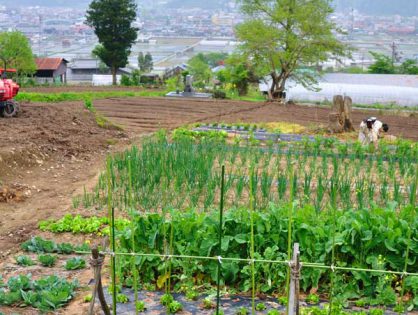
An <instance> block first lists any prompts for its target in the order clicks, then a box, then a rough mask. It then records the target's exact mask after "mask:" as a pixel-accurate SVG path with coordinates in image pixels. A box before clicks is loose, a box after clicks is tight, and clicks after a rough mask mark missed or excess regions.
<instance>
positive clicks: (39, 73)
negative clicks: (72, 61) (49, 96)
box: [35, 58, 68, 83]
mask: <svg viewBox="0 0 418 315" xmlns="http://www.w3.org/2000/svg"><path fill="white" fill-rule="evenodd" d="M35 63H36V74H35V77H36V80H37V81H38V82H39V83H45V82H49V83H67V64H68V61H67V60H65V59H64V58H36V60H35Z"/></svg>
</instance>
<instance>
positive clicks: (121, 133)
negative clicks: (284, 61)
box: [0, 87, 418, 314]
mask: <svg viewBox="0 0 418 315" xmlns="http://www.w3.org/2000/svg"><path fill="white" fill-rule="evenodd" d="M57 89H58V90H53V91H54V92H58V91H62V90H59V88H57ZM72 89H73V88H72ZM79 89H80V91H81V90H83V91H84V89H85V87H80V88H79ZM67 90H68V89H67ZM36 91H37V92H40V91H42V90H40V88H37V89H36ZM48 91H52V90H51V88H48ZM93 105H94V107H95V108H96V109H97V111H98V112H99V113H100V114H102V115H104V116H105V117H107V118H108V119H109V120H110V121H112V122H113V123H115V124H116V125H118V126H121V127H122V128H123V130H117V129H114V130H107V129H102V128H100V127H98V125H97V123H96V120H95V117H94V115H93V114H92V113H91V112H89V111H88V110H86V109H84V107H83V104H82V102H67V103H60V104H36V103H31V104H22V108H23V112H22V113H21V115H20V116H19V117H18V118H13V119H0V137H1V139H2V141H1V146H0V215H1V218H2V219H1V220H0V260H2V258H3V261H5V262H9V263H10V261H11V260H13V259H11V257H13V255H14V254H15V253H16V252H17V251H18V248H19V244H20V243H21V242H23V241H25V240H27V239H28V238H29V237H30V236H32V235H38V234H40V233H39V230H38V229H37V223H38V222H39V221H40V220H44V219H48V218H60V217H62V216H63V215H64V214H65V213H68V212H70V211H72V210H70V208H71V199H72V197H73V196H75V195H77V194H81V193H82V191H83V188H84V187H86V188H87V189H88V188H90V187H93V186H94V184H95V183H96V180H97V176H98V174H99V172H100V171H101V170H102V169H103V165H104V161H105V157H106V155H107V154H109V153H112V152H116V151H120V150H123V149H124V148H126V147H127V146H128V145H130V144H131V143H135V142H138V141H140V138H141V136H142V135H146V134H149V133H150V132H154V131H156V130H158V129H161V128H167V129H172V128H176V127H179V126H181V125H184V124H189V123H195V122H231V123H232V122H277V121H286V122H294V123H299V124H301V125H304V126H308V125H311V126H318V125H320V124H324V125H325V124H326V121H327V116H328V112H329V110H328V109H326V108H322V107H306V106H296V105H289V106H280V105H277V104H273V103H251V102H239V101H223V100H197V99H168V98H125V99H105V100H96V101H94V102H93ZM369 115H377V116H378V117H379V118H380V119H381V120H383V121H384V122H387V123H388V124H389V126H390V127H391V130H390V133H391V134H394V135H396V136H403V137H406V138H409V139H413V140H418V118H416V117H414V116H413V115H411V117H408V116H407V117H405V116H396V115H378V114H377V113H376V112H375V111H372V112H363V111H355V112H354V114H353V118H354V122H355V124H356V125H357V124H359V123H360V121H361V120H362V119H363V118H364V117H366V116H369ZM95 212H96V211H95V210H89V211H88V212H87V211H84V212H83V213H82V214H85V215H93V214H97V215H100V213H95ZM66 237H67V238H68V236H65V235H63V236H61V235H57V236H54V238H55V239H56V240H57V241H61V240H62V238H64V239H65V238H66ZM0 265H1V264H0ZM83 277H86V279H87V278H88V277H89V272H88V271H87V270H86V271H85V272H84V275H83ZM79 304H80V299H78V302H77V303H76V304H75V306H74V305H73V304H71V306H70V309H67V310H66V312H65V314H79V313H77V312H79V311H80V309H78V307H80V306H79ZM77 305H78V306H77ZM28 314H29V313H28Z"/></svg>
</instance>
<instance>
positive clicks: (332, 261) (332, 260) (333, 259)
mask: <svg viewBox="0 0 418 315" xmlns="http://www.w3.org/2000/svg"><path fill="white" fill-rule="evenodd" d="M331 207H332V208H331V211H332V249H331V283H330V298H329V311H328V314H331V313H332V301H333V297H334V280H335V271H334V268H333V266H334V264H335V233H336V229H337V227H336V222H335V214H336V213H335V211H336V208H337V200H336V198H332V205H331Z"/></svg>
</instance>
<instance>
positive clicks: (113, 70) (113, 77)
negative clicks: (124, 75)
mask: <svg viewBox="0 0 418 315" xmlns="http://www.w3.org/2000/svg"><path fill="white" fill-rule="evenodd" d="M116 72H117V68H116V67H115V66H112V84H113V85H117V84H118V81H117V80H116Z"/></svg>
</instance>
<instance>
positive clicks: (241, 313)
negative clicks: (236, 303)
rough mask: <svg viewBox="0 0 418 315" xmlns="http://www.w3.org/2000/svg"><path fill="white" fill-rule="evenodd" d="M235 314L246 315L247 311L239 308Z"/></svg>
mask: <svg viewBox="0 0 418 315" xmlns="http://www.w3.org/2000/svg"><path fill="white" fill-rule="evenodd" d="M235 314H236V315H247V314H248V310H247V309H246V308H245V307H240V308H239V309H238V311H237V312H236V313H235Z"/></svg>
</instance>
